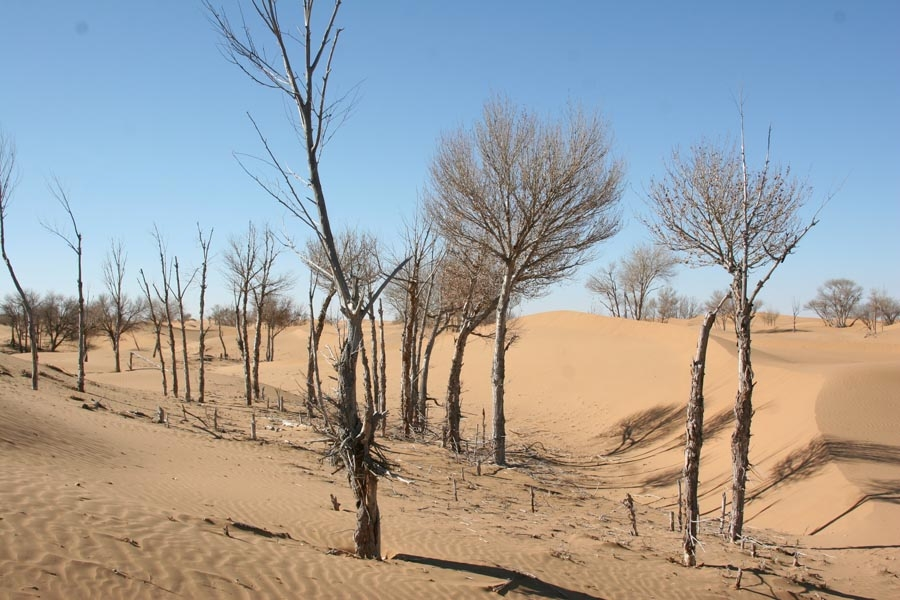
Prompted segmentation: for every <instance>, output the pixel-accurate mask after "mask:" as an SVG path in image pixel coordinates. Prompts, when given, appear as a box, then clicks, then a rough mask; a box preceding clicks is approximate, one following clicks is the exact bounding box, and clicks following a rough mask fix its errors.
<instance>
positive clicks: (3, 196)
mask: <svg viewBox="0 0 900 600" xmlns="http://www.w3.org/2000/svg"><path fill="white" fill-rule="evenodd" d="M16 179H17V173H16V147H15V145H14V144H13V143H12V141H11V140H9V139H7V137H6V136H5V135H4V134H3V132H2V131H0V252H2V254H3V262H5V263H6V270H7V271H9V277H10V279H12V281H13V285H14V286H15V287H16V292H18V294H19V298H20V299H21V301H22V308H23V310H24V312H25V319H26V321H27V328H28V337H29V338H30V339H31V389H33V390H36V389H38V376H39V372H38V347H37V343H36V342H35V340H37V325H36V323H35V320H34V309H33V306H32V303H31V302H30V300H29V298H28V294H27V293H26V292H25V289H24V288H23V287H22V284H21V283H19V278H18V277H16V271H15V269H13V265H12V261H11V260H10V259H9V255H8V254H7V253H6V216H7V214H8V211H9V203H10V202H11V201H12V195H13V191H14V190H15V187H16V183H17V182H16Z"/></svg>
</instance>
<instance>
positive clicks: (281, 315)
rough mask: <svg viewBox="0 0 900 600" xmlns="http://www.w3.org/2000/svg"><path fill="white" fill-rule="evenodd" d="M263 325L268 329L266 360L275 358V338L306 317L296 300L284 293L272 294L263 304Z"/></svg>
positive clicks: (270, 360) (269, 360)
mask: <svg viewBox="0 0 900 600" xmlns="http://www.w3.org/2000/svg"><path fill="white" fill-rule="evenodd" d="M262 314H263V326H264V327H265V330H266V356H265V360H266V362H272V361H273V360H275V338H277V337H278V334H279V333H281V332H282V331H284V330H285V329H287V328H288V327H290V326H291V325H295V324H296V323H297V322H298V321H301V320H302V319H303V317H304V314H303V311H302V310H301V309H300V308H298V307H297V305H296V304H294V300H293V299H292V298H291V297H289V296H286V295H284V294H272V295H269V297H268V298H267V299H266V303H265V305H264V306H263V311H262Z"/></svg>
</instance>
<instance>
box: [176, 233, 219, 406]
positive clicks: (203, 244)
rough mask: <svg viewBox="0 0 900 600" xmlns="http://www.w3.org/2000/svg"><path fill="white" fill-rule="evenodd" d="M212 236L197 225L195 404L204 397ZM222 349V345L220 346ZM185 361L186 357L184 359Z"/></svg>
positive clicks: (201, 401)
mask: <svg viewBox="0 0 900 600" xmlns="http://www.w3.org/2000/svg"><path fill="white" fill-rule="evenodd" d="M212 234H213V230H212V229H210V230H209V233H206V234H204V233H203V230H202V229H200V223H197V241H198V242H199V244H200V252H201V253H202V255H203V262H202V263H201V265H200V340H199V344H200V349H199V352H200V365H199V366H198V367H197V371H198V373H197V387H198V388H199V389H198V390H197V394H198V396H197V402H200V403H203V402H204V400H205V395H206V333H207V330H208V329H209V328H208V327H207V326H206V322H205V320H204V318H205V316H206V315H205V311H206V287H207V283H206V275H207V271H208V269H209V245H210V244H211V243H212ZM219 335H220V336H221V327H220V329H219ZM222 345H223V347H224V343H223V344H222ZM185 360H187V357H185Z"/></svg>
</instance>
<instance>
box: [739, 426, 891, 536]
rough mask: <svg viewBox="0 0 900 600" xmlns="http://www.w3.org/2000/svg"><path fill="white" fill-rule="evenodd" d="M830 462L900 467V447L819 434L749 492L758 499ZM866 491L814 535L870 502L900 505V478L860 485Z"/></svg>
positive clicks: (792, 453)
mask: <svg viewBox="0 0 900 600" xmlns="http://www.w3.org/2000/svg"><path fill="white" fill-rule="evenodd" d="M831 462H869V463H875V464H882V465H895V466H900V446H892V445H889V444H878V443H874V442H863V441H857V440H848V439H840V438H827V437H817V438H815V439H813V440H811V441H810V442H809V443H808V444H807V445H806V446H804V447H802V448H799V449H797V450H794V451H793V452H791V453H790V454H788V455H787V456H786V457H784V458H783V459H782V460H781V461H779V462H778V463H777V464H776V465H775V467H774V468H773V469H772V476H771V477H770V478H769V481H768V482H767V483H766V484H765V485H764V486H763V487H761V488H759V489H757V490H755V491H754V492H753V494H751V495H750V499H755V498H758V497H760V496H762V495H763V494H765V493H766V492H767V491H769V490H771V489H772V488H775V487H777V486H779V485H781V484H783V483H796V482H798V481H802V480H804V479H808V478H810V477H813V476H814V475H816V474H817V473H818V472H819V471H820V470H822V469H823V468H824V467H825V466H826V465H827V464H829V463H831ZM861 488H862V490H863V491H864V492H865V494H864V495H863V496H862V497H860V498H859V500H857V501H856V502H855V503H854V504H853V505H851V506H850V507H849V508H847V509H846V510H844V511H843V512H841V513H840V514H838V515H837V516H835V517H834V518H832V519H830V520H829V521H827V522H825V523H823V524H822V525H820V526H819V527H816V528H815V529H813V530H812V531H811V532H810V535H815V534H816V533H819V532H820V531H822V530H823V529H826V528H827V527H829V526H831V525H833V524H834V523H836V522H837V521H839V520H840V519H842V518H843V517H845V516H847V515H848V514H850V513H851V512H853V511H854V510H856V509H857V508H859V507H860V506H862V505H863V504H866V503H867V502H887V503H889V504H900V480H896V479H894V480H890V479H878V480H870V481H868V482H867V483H865V484H863V485H862V486H861Z"/></svg>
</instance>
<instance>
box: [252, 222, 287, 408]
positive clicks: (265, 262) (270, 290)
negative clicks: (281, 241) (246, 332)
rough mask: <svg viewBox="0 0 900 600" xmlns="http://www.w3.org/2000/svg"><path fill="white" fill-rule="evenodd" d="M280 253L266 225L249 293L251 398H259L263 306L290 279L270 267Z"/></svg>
mask: <svg viewBox="0 0 900 600" xmlns="http://www.w3.org/2000/svg"><path fill="white" fill-rule="evenodd" d="M279 254H280V252H279V249H278V247H277V246H276V245H275V235H274V234H273V233H272V230H271V229H270V228H269V227H268V226H266V227H265V229H263V235H262V245H261V247H260V253H259V255H258V256H259V268H258V269H256V270H255V276H254V278H253V280H252V281H251V285H250V295H251V296H252V297H253V311H254V315H255V316H256V327H255V328H254V335H253V363H252V368H251V371H252V386H253V399H254V400H259V389H260V388H259V356H260V348H261V345H262V330H263V322H264V319H265V306H266V304H267V302H268V301H269V298H270V297H272V296H273V295H275V294H278V293H279V292H281V291H282V290H284V288H286V287H287V286H288V285H289V283H290V280H289V279H288V278H287V277H285V276H276V275H274V274H273V272H272V269H273V268H274V266H275V260H276V259H277V258H278V255H279Z"/></svg>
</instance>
